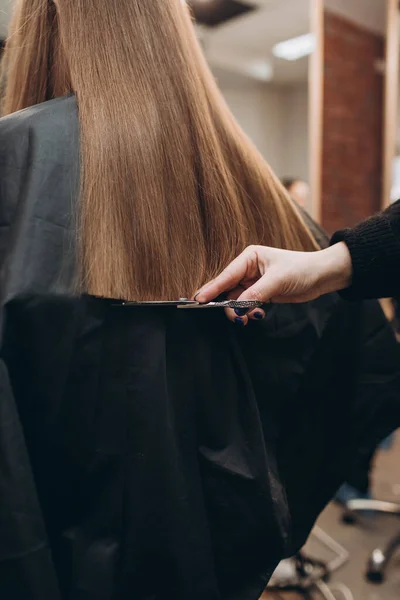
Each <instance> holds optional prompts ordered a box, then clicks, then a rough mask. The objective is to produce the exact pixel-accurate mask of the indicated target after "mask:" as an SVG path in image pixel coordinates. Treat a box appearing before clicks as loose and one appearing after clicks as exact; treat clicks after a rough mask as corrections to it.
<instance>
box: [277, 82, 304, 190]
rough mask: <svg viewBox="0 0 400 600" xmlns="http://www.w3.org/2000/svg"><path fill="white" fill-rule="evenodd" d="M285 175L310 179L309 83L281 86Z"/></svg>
mask: <svg viewBox="0 0 400 600" xmlns="http://www.w3.org/2000/svg"><path fill="white" fill-rule="evenodd" d="M280 98H281V118H282V132H283V135H281V155H282V159H281V170H282V176H283V177H299V178H300V179H303V180H304V181H309V164H308V163H309V156H308V149H309V144H308V140H309V132H308V85H307V84H301V85H298V86H294V87H285V88H281V92H280Z"/></svg>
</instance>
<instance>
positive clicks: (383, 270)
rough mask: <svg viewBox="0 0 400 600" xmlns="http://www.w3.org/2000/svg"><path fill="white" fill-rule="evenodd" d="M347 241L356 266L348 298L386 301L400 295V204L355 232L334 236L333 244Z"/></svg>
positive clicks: (368, 220)
mask: <svg viewBox="0 0 400 600" xmlns="http://www.w3.org/2000/svg"><path fill="white" fill-rule="evenodd" d="M338 242H344V243H345V244H346V246H347V248H348V250H349V252H350V256H351V262H352V267H353V274H352V284H351V286H350V287H349V288H348V289H346V290H345V291H343V292H342V295H343V296H344V297H345V298H348V299H362V298H386V297H391V296H397V295H398V294H399V292H400V276H399V275H400V201H398V202H396V203H395V204H393V205H392V206H391V207H390V208H388V209H387V210H386V211H385V212H383V213H381V214H379V215H376V216H374V217H371V218H370V219H367V220H366V221H363V222H362V223H360V224H359V225H357V226H356V227H354V228H353V229H344V230H342V231H338V232H336V233H335V234H334V236H333V238H332V242H331V244H336V243H338Z"/></svg>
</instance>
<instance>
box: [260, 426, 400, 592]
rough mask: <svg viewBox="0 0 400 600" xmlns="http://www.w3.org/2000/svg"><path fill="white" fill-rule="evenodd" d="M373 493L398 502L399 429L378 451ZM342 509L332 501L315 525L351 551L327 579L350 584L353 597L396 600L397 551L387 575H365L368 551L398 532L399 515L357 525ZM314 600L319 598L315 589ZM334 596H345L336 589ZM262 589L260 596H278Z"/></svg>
mask: <svg viewBox="0 0 400 600" xmlns="http://www.w3.org/2000/svg"><path fill="white" fill-rule="evenodd" d="M373 496H374V498H377V499H380V500H388V501H395V502H399V503H400V433H399V434H398V435H397V437H396V441H395V444H394V446H393V447H392V448H391V449H390V450H389V451H381V452H379V454H378V456H377V459H376V464H375V470H374V475H373ZM341 515H342V510H341V509H340V507H338V506H337V505H335V504H331V505H330V506H328V507H327V508H326V510H325V511H324V513H323V514H322V515H321V517H320V519H319V521H318V524H317V525H318V526H319V527H320V528H321V529H322V530H323V531H325V532H326V533H328V534H329V535H330V536H331V537H332V538H334V539H335V540H336V541H337V542H338V543H339V544H341V545H342V546H343V547H344V548H345V549H346V550H347V551H348V552H349V554H350V558H349V560H348V562H347V563H346V564H345V565H344V566H343V567H341V568H340V569H339V570H338V571H337V572H336V573H335V575H334V576H333V577H332V579H331V581H330V583H332V584H333V585H335V584H337V583H344V584H345V585H346V586H348V588H350V590H351V592H352V594H353V596H354V600H399V599H400V551H399V552H398V554H397V555H396V556H395V557H394V558H393V561H392V563H391V565H390V566H389V569H388V572H387V577H386V579H385V581H384V582H383V583H382V584H379V585H378V584H371V583H369V582H367V581H366V579H365V577H364V573H365V567H366V564H367V559H368V556H369V554H370V553H371V551H372V550H373V549H375V548H377V547H382V546H384V545H385V543H386V542H387V540H389V539H390V537H392V536H394V535H395V534H396V533H398V532H400V519H396V517H393V516H386V515H385V516H376V517H369V518H363V519H361V520H360V521H359V522H358V523H357V524H356V525H345V524H343V523H342V520H341ZM318 544H319V542H317V541H316V540H315V539H313V538H312V537H311V539H310V542H309V543H308V548H307V550H308V552H309V554H310V555H311V556H315V557H316V558H318V554H319V556H320V557H321V558H323V559H325V558H329V557H328V556H323V551H322V546H321V545H319V546H318ZM300 598H301V597H300V596H298V595H296V594H294V595H293V594H285V595H282V594H281V596H280V597H279V600H300ZM312 598H313V600H314V599H315V600H320V599H321V598H322V596H321V595H319V594H318V593H315V594H314V595H313V596H312ZM335 598H337V600H344V599H345V596H343V594H340V593H337V595H336V596H335ZM277 599H278V596H276V595H275V597H274V596H273V595H272V594H269V593H265V594H264V595H263V596H262V600H277Z"/></svg>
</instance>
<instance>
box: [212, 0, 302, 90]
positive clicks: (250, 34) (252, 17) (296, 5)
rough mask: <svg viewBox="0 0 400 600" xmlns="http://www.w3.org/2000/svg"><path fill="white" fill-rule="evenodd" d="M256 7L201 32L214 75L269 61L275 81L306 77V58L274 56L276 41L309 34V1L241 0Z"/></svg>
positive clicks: (243, 70) (300, 79)
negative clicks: (295, 58) (285, 58)
mask: <svg viewBox="0 0 400 600" xmlns="http://www.w3.org/2000/svg"><path fill="white" fill-rule="evenodd" d="M242 2H244V3H247V4H250V5H257V7H258V8H257V10H255V11H254V12H250V13H247V14H246V15H244V16H243V17H239V18H237V19H232V20H231V21H229V22H228V23H226V24H225V25H222V26H220V27H217V28H212V29H208V30H206V31H205V33H204V44H203V45H204V49H205V53H206V56H207V58H208V60H209V62H210V64H211V66H212V67H215V70H216V71H217V75H220V73H221V71H224V70H225V71H227V72H228V73H229V72H230V73H231V74H234V73H236V74H238V75H243V74H246V72H248V71H249V70H251V68H252V65H257V64H263V63H264V64H265V63H267V64H269V65H270V66H271V68H272V72H273V76H272V79H271V81H273V82H274V83H278V84H286V83H295V82H300V81H306V80H307V73H308V59H301V60H298V61H294V62H289V61H286V60H282V59H276V58H274V57H273V55H272V48H273V46H274V45H275V44H277V43H278V42H282V41H284V40H288V39H290V38H292V37H296V36H299V35H302V34H304V33H309V31H310V0H242Z"/></svg>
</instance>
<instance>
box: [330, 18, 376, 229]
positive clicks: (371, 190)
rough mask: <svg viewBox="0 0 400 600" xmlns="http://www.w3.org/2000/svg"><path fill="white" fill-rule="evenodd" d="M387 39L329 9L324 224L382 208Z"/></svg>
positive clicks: (351, 220)
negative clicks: (382, 67)
mask: <svg viewBox="0 0 400 600" xmlns="http://www.w3.org/2000/svg"><path fill="white" fill-rule="evenodd" d="M383 56H384V39H383V37H381V36H379V35H375V34H373V33H371V32H369V31H366V30H364V29H361V28H360V27H358V26H357V25H354V24H352V23H350V22H348V21H347V20H345V19H343V18H342V17H339V16H337V15H334V14H332V13H329V12H326V13H325V58H324V61H325V66H324V68H325V73H324V109H323V167H322V196H321V202H322V206H321V217H322V224H323V226H324V227H325V228H326V229H327V231H328V232H330V233H331V232H333V231H335V230H336V229H339V228H341V227H344V226H351V225H354V224H355V223H357V222H358V221H360V220H361V219H363V218H365V217H367V216H369V215H371V214H373V213H374V212H376V211H378V210H379V208H380V202H381V181H382V139H383V138H382V133H383V92H384V79H383V76H382V75H381V74H379V73H378V72H377V69H376V61H377V60H381V59H383Z"/></svg>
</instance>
